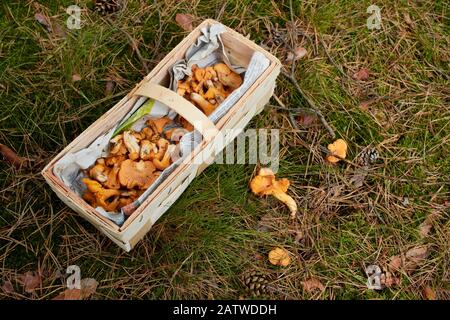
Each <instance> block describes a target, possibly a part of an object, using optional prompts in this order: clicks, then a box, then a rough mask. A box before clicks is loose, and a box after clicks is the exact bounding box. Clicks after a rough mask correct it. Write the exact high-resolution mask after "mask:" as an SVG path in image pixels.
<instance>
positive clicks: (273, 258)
mask: <svg viewBox="0 0 450 320" xmlns="http://www.w3.org/2000/svg"><path fill="white" fill-rule="evenodd" d="M269 261H270V263H271V264H273V265H275V266H282V267H287V266H288V265H289V264H290V263H291V257H290V256H289V252H288V251H287V250H286V249H283V248H275V249H273V250H272V251H270V252H269Z"/></svg>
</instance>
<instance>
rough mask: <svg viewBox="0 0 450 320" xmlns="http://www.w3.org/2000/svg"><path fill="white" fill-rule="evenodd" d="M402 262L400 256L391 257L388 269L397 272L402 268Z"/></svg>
mask: <svg viewBox="0 0 450 320" xmlns="http://www.w3.org/2000/svg"><path fill="white" fill-rule="evenodd" d="M402 264H403V260H402V257H401V256H400V255H397V256H393V257H392V258H391V261H390V262H389V269H390V270H391V271H398V270H400V268H401V267H402Z"/></svg>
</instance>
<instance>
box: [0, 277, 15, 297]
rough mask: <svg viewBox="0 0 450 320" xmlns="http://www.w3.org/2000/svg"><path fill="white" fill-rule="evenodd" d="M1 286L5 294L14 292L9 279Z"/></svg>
mask: <svg viewBox="0 0 450 320" xmlns="http://www.w3.org/2000/svg"><path fill="white" fill-rule="evenodd" d="M1 288H2V290H3V292H4V293H6V294H11V293H14V292H15V290H14V286H13V284H12V283H11V281H9V280H7V281H5V282H4V283H3V285H2V287H1Z"/></svg>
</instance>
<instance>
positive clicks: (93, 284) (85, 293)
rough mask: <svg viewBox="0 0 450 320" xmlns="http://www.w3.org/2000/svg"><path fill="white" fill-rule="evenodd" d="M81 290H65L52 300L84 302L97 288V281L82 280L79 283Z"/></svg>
mask: <svg viewBox="0 0 450 320" xmlns="http://www.w3.org/2000/svg"><path fill="white" fill-rule="evenodd" d="M80 286H81V289H76V288H75V289H66V290H64V291H63V292H61V293H60V294H58V295H57V296H56V297H54V298H53V300H86V299H88V298H90V296H92V295H93V294H94V293H95V292H96V290H97V286H98V282H97V280H95V279H93V278H84V279H82V280H81V283H80Z"/></svg>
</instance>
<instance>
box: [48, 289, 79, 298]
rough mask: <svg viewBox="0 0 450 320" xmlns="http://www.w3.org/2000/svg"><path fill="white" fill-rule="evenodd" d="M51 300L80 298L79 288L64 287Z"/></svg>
mask: <svg viewBox="0 0 450 320" xmlns="http://www.w3.org/2000/svg"><path fill="white" fill-rule="evenodd" d="M52 300H82V298H81V289H66V290H64V291H63V292H61V293H60V294H58V295H57V296H56V297H54V298H53V299H52Z"/></svg>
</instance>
